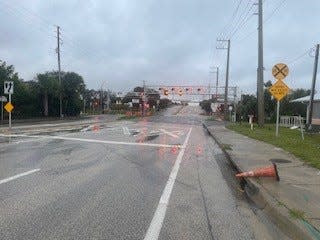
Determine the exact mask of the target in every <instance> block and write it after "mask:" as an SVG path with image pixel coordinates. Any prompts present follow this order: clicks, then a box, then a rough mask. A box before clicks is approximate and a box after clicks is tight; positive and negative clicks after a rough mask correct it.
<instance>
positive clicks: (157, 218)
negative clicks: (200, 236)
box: [144, 128, 192, 240]
mask: <svg viewBox="0 0 320 240" xmlns="http://www.w3.org/2000/svg"><path fill="white" fill-rule="evenodd" d="M191 131H192V128H190V130H189V132H188V134H187V137H186V139H185V141H184V143H183V145H182V149H181V151H180V152H179V154H178V157H177V160H176V162H175V163H174V166H173V168H172V170H171V173H170V176H169V179H168V181H167V184H166V186H165V188H164V190H163V192H162V195H161V198H160V201H159V204H158V207H157V210H156V212H155V213H154V215H153V218H152V221H151V224H150V226H149V228H148V231H147V233H146V236H145V237H144V240H157V239H158V237H159V234H160V231H161V228H162V224H163V220H164V217H165V215H166V211H167V207H168V204H169V199H170V195H171V192H172V189H173V185H174V183H175V180H176V178H177V174H178V171H179V168H180V163H181V161H182V157H183V155H184V151H185V149H186V147H187V144H188V141H189V138H190V134H191Z"/></svg>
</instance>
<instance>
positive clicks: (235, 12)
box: [221, 0, 242, 38]
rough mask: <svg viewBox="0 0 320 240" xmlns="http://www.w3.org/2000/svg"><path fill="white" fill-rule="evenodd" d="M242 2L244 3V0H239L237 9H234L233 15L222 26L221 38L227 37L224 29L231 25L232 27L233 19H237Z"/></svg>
mask: <svg viewBox="0 0 320 240" xmlns="http://www.w3.org/2000/svg"><path fill="white" fill-rule="evenodd" d="M241 3H242V0H239V2H238V4H237V5H236V8H235V10H234V11H233V13H232V16H231V18H230V20H229V22H227V24H226V25H225V26H224V27H223V28H222V31H221V38H225V37H226V36H223V33H224V29H228V28H229V27H231V25H232V23H233V20H234V19H235V16H236V14H237V13H238V11H239V8H240V5H241Z"/></svg>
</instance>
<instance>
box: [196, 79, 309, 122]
mask: <svg viewBox="0 0 320 240" xmlns="http://www.w3.org/2000/svg"><path fill="white" fill-rule="evenodd" d="M271 86H272V82H271V81H268V82H266V83H265V84H264V87H265V89H264V102H265V117H266V120H267V121H268V122H274V121H275V120H276V114H277V112H276V109H277V102H276V100H275V99H274V98H273V97H272V95H271V94H270V92H269V90H268V89H269V88H270V87H271ZM308 95H310V90H307V89H301V88H299V89H295V90H292V91H291V92H290V94H288V95H287V96H286V97H285V98H283V99H282V100H281V102H280V115H285V116H299V115H300V116H302V117H306V111H307V106H306V104H303V103H300V102H291V101H292V100H294V99H297V98H301V97H305V96H308ZM257 101H258V100H257V97H256V96H255V95H253V94H243V95H241V99H240V101H239V102H238V103H237V110H236V111H237V119H239V120H244V121H246V120H247V119H248V115H253V116H254V117H256V116H257V113H258V104H257ZM214 102H216V100H215V99H210V100H204V101H202V102H201V103H200V106H201V107H202V109H203V110H204V111H206V112H207V113H211V112H212V109H211V103H214ZM223 107H224V106H223V103H222V104H221V105H220V106H219V108H218V109H219V111H220V112H221V113H222V112H223Z"/></svg>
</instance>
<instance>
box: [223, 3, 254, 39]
mask: <svg viewBox="0 0 320 240" xmlns="http://www.w3.org/2000/svg"><path fill="white" fill-rule="evenodd" d="M251 2H252V0H248V1H247V4H246V5H245V7H244V8H243V9H242V11H241V13H240V14H239V15H238V17H237V18H235V19H236V21H235V24H234V25H233V26H232V25H231V26H230V28H229V30H228V31H227V32H226V34H225V36H226V38H227V39H229V38H230V36H231V35H232V33H233V32H235V31H236V29H237V28H238V27H239V25H240V24H242V22H243V21H244V19H245V18H246V16H247V14H248V12H249V11H250V10H249V9H250V4H251Z"/></svg>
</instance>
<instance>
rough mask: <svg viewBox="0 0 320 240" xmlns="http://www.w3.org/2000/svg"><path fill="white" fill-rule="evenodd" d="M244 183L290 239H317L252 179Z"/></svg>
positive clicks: (225, 153)
mask: <svg viewBox="0 0 320 240" xmlns="http://www.w3.org/2000/svg"><path fill="white" fill-rule="evenodd" d="M202 125H203V127H204V129H206V131H207V132H208V134H209V135H210V136H211V137H212V138H213V139H214V141H215V142H216V143H217V144H218V146H219V147H220V148H221V150H222V151H223V153H224V155H225V156H226V158H227V159H228V160H229V161H230V163H231V164H232V166H233V167H234V168H235V169H236V170H237V171H238V172H241V171H242V169H240V167H239V166H238V165H237V164H236V163H235V161H234V160H233V157H232V155H231V154H230V153H229V152H228V151H227V150H226V149H225V147H224V145H223V143H221V142H220V140H219V139H218V138H217V137H216V136H215V135H214V134H213V133H212V132H211V131H210V130H209V129H208V126H207V125H206V124H205V123H202ZM243 181H244V182H245V193H246V195H247V196H248V197H249V199H250V200H252V201H253V202H254V203H255V204H256V205H257V207H258V208H260V210H261V211H263V212H264V213H265V214H266V215H267V216H268V217H269V218H270V219H271V220H272V221H273V222H274V223H275V224H276V225H277V226H278V227H279V229H281V231H282V232H283V233H285V234H286V235H287V236H288V237H290V238H291V239H296V240H300V239H305V240H309V239H310V240H312V239H317V238H316V236H314V235H312V233H310V231H308V230H307V229H306V227H305V225H304V223H303V220H299V219H293V218H292V217H290V215H289V209H287V208H286V207H284V206H280V204H279V202H278V201H277V200H276V199H275V198H274V197H273V196H272V195H271V194H270V193H269V192H268V191H267V190H266V189H265V188H264V187H263V186H262V185H260V184H259V183H258V182H256V181H254V180H253V179H250V178H244V179H243Z"/></svg>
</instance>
